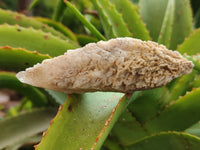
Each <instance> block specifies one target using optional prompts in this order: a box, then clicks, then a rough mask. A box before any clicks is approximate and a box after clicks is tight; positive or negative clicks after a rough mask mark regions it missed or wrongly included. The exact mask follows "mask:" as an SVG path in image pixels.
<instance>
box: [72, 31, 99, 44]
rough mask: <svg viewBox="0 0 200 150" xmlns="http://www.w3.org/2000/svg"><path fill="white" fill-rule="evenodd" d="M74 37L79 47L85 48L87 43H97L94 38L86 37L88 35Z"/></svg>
mask: <svg viewBox="0 0 200 150" xmlns="http://www.w3.org/2000/svg"><path fill="white" fill-rule="evenodd" d="M76 37H77V39H78V42H79V44H80V45H81V46H85V45H86V44H88V43H96V42H98V40H97V39H96V38H94V37H91V36H88V35H83V34H79V35H76Z"/></svg>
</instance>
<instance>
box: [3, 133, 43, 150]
mask: <svg viewBox="0 0 200 150" xmlns="http://www.w3.org/2000/svg"><path fill="white" fill-rule="evenodd" d="M41 138H42V135H35V136H32V137H28V138H27V137H26V138H25V139H23V140H21V141H19V142H17V143H15V144H13V145H11V146H8V147H6V149H5V150H19V148H20V147H21V146H23V145H26V144H27V143H28V144H33V143H39V142H40V140H41Z"/></svg>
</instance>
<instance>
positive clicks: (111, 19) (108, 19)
mask: <svg viewBox="0 0 200 150" xmlns="http://www.w3.org/2000/svg"><path fill="white" fill-rule="evenodd" d="M92 2H93V5H94V6H95V8H96V9H97V11H98V14H99V16H100V20H101V23H102V25H103V28H104V32H105V34H106V37H107V39H110V38H114V37H130V36H131V33H130V32H129V30H128V27H127V25H126V23H125V22H124V20H123V18H122V15H120V13H119V12H117V10H116V8H115V6H114V5H113V4H111V3H110V2H109V1H108V0H101V1H98V0H92Z"/></svg>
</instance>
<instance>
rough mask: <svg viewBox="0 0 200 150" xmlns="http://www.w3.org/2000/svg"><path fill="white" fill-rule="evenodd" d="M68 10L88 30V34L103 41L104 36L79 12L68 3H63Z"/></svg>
mask: <svg viewBox="0 0 200 150" xmlns="http://www.w3.org/2000/svg"><path fill="white" fill-rule="evenodd" d="M65 3H66V5H67V7H68V9H70V10H71V11H72V12H73V13H74V15H75V16H76V17H77V18H78V19H79V20H80V21H81V22H82V23H83V24H84V25H85V26H86V27H87V28H88V30H90V32H91V33H92V34H93V35H94V36H95V37H96V38H97V39H99V40H105V38H104V36H103V35H102V34H101V33H100V32H99V31H98V30H97V29H96V28H95V27H94V26H93V25H92V24H91V23H90V22H89V21H87V19H86V18H85V17H84V16H83V15H82V14H81V12H80V11H79V10H78V9H77V8H76V7H75V6H73V5H72V4H71V3H70V2H68V1H65Z"/></svg>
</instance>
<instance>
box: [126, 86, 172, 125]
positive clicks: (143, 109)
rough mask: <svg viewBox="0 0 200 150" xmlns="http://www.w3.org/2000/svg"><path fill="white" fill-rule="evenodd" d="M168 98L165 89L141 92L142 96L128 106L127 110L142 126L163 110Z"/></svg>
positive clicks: (167, 92)
mask: <svg viewBox="0 0 200 150" xmlns="http://www.w3.org/2000/svg"><path fill="white" fill-rule="evenodd" d="M168 96H169V91H168V89H167V88H166V87H162V88H156V89H152V90H147V91H142V94H141V95H140V96H139V97H138V98H137V99H136V100H135V101H134V102H133V103H131V104H130V105H129V106H128V109H129V111H130V112H131V113H132V115H133V116H134V117H135V118H136V120H137V121H138V122H139V123H140V124H141V125H143V124H144V123H145V122H146V121H148V120H150V119H151V118H153V117H155V116H156V115H157V114H158V113H159V111H161V110H162V109H163V107H164V106H165V105H166V104H167V103H168ZM150 106H151V107H150Z"/></svg>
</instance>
